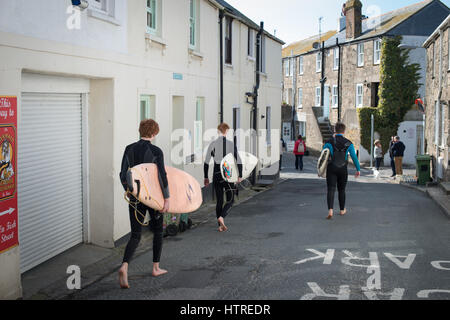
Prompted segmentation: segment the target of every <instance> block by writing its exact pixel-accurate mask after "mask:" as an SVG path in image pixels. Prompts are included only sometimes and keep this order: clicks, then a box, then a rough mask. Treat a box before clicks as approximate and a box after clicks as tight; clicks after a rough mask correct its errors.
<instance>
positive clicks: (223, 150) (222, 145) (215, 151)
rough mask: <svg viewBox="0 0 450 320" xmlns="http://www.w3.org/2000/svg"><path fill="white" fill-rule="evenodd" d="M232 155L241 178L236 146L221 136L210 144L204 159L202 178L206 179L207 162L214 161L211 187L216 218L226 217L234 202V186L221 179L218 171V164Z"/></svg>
mask: <svg viewBox="0 0 450 320" xmlns="http://www.w3.org/2000/svg"><path fill="white" fill-rule="evenodd" d="M229 153H232V154H233V155H234V158H235V160H236V163H237V167H238V171H239V177H240V178H242V161H241V158H240V157H239V153H238V150H237V147H236V145H235V144H234V143H233V142H231V141H230V140H227V139H226V138H225V137H223V136H221V137H219V138H217V139H216V140H214V141H213V142H211V144H210V145H209V147H208V151H207V152H206V158H205V163H204V176H205V179H208V171H209V162H210V161H211V158H213V159H214V170H213V185H214V191H215V194H216V197H217V204H216V216H217V218H220V217H222V218H225V217H226V216H227V215H228V211H229V210H230V209H231V207H232V205H233V202H234V189H235V185H234V184H233V183H228V182H227V181H225V180H224V179H223V178H222V173H221V170H220V164H221V162H222V160H223V158H224V157H225V156H226V155H228V154H229ZM224 192H225V193H226V200H227V202H226V204H225V206H224V204H223V202H224Z"/></svg>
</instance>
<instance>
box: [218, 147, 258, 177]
mask: <svg viewBox="0 0 450 320" xmlns="http://www.w3.org/2000/svg"><path fill="white" fill-rule="evenodd" d="M239 157H240V158H241V161H242V179H247V178H248V177H250V175H251V174H252V172H253V170H254V169H255V167H256V165H257V164H258V158H256V157H255V156H254V155H252V154H251V153H249V152H245V151H239ZM220 169H221V173H222V178H223V179H224V180H225V181H228V182H229V183H236V182H237V181H238V179H239V171H238V167H237V164H236V160H235V158H234V155H233V154H232V153H229V154H227V155H226V156H225V157H224V158H223V159H222V162H221V163H220Z"/></svg>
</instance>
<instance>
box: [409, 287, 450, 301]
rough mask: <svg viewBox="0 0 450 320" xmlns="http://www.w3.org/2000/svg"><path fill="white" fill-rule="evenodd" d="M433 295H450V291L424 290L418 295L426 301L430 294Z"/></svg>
mask: <svg viewBox="0 0 450 320" xmlns="http://www.w3.org/2000/svg"><path fill="white" fill-rule="evenodd" d="M432 293H448V294H450V290H439V289H435V290H422V291H419V292H418V293H417V297H419V298H425V299H426V298H429V297H430V294H432Z"/></svg>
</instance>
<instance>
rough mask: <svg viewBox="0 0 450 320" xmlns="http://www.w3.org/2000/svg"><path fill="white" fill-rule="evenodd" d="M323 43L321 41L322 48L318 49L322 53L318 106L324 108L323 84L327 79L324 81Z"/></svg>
mask: <svg viewBox="0 0 450 320" xmlns="http://www.w3.org/2000/svg"><path fill="white" fill-rule="evenodd" d="M324 47H325V41H322V46H321V48H320V51H321V52H322V72H321V76H320V77H321V79H320V105H321V106H322V107H324V98H325V95H324V92H323V91H324V88H325V82H326V81H327V79H325V54H324V53H325V48H324Z"/></svg>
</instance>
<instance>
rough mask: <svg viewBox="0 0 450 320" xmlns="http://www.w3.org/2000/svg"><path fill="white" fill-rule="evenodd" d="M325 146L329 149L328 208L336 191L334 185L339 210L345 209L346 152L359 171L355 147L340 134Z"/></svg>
mask: <svg viewBox="0 0 450 320" xmlns="http://www.w3.org/2000/svg"><path fill="white" fill-rule="evenodd" d="M325 148H328V149H330V151H331V159H332V160H331V161H330V163H329V164H328V167H327V189H328V192H327V204H328V209H329V210H331V209H333V207H334V194H335V192H336V185H337V189H338V194H339V207H340V209H341V210H344V209H345V188H346V186H347V181H348V170H347V165H348V154H349V153H350V156H351V157H352V160H353V162H354V164H355V166H356V168H357V170H358V171H360V165H359V161H358V158H357V157H356V153H355V149H354V146H353V144H352V142H351V141H350V140H348V139H346V138H345V137H344V136H342V135H340V134H336V137H335V138H333V139H330V140H329V141H328V142H327V143H326V144H325Z"/></svg>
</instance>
